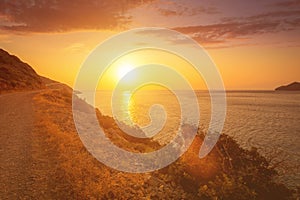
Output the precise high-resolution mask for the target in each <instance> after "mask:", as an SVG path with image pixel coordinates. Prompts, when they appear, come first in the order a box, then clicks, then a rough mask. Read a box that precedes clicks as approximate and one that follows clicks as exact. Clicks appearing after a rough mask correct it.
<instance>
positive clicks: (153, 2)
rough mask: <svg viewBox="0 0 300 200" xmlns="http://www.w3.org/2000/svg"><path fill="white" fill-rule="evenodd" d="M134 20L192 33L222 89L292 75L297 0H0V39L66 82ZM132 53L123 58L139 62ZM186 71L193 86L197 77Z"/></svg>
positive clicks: (258, 86)
mask: <svg viewBox="0 0 300 200" xmlns="http://www.w3.org/2000/svg"><path fill="white" fill-rule="evenodd" d="M140 27H164V28H169V29H172V30H175V31H178V32H180V33H182V34H186V35H188V36H190V37H191V38H193V39H194V40H195V41H197V42H198V43H199V44H200V45H201V46H203V47H204V48H205V49H206V50H207V52H208V54H209V55H210V57H211V59H212V60H213V61H214V63H215V64H216V65H217V67H218V69H219V71H220V73H221V76H222V78H223V82H224V85H225V88H226V89H228V90H270V89H274V88H275V87H277V86H279V85H282V84H288V83H290V82H294V81H300V59H299V57H300V37H299V35H300V1H299V0H261V1H246V0H201V1H200V0H174V1H170V0H131V1H129V0H102V1H100V0H90V1H83V0H73V1H69V0H60V1H57V0H48V1H46V0H39V1H35V0H19V1H17V0H2V1H0V47H1V48H3V49H5V50H6V51H8V52H10V53H11V54H14V55H16V56H18V57H20V58H21V59H22V60H23V61H25V62H27V63H29V64H30V65H31V66H32V67H33V68H34V69H35V70H36V71H37V72H38V73H39V74H40V75H43V76H46V77H49V78H52V79H54V80H57V81H60V82H63V83H66V84H68V85H70V86H73V85H74V81H75V79H76V75H77V73H78V71H79V69H80V67H81V65H82V63H83V62H84V60H85V59H86V58H87V56H88V55H89V53H90V52H91V51H92V50H93V49H94V48H95V47H96V46H97V45H99V44H100V43H101V42H103V41H105V40H106V39H108V38H109V37H112V36H113V35H115V34H117V33H120V32H122V31H126V30H130V29H132V28H140ZM178 42H180V41H178ZM116 48H117V47H116ZM134 57H135V56H132V58H126V59H132V60H133V61H132V62H133V63H139V62H138V61H137V60H139V59H141V58H134ZM167 58H169V59H171V56H170V57H168V56H167ZM126 59H125V60H126ZM134 59H135V60H134ZM173 63H174V62H173ZM170 64H171V63H170ZM123 66H127V68H128V63H126V64H123ZM120 67H122V66H120ZM129 68H130V67H129ZM125 72H126V70H125ZM125 72H124V69H123V71H120V69H119V70H117V69H116V70H114V71H112V74H111V75H108V76H113V77H114V78H113V80H116V79H118V76H120V74H121V75H122V73H125ZM193 73H194V72H192V73H189V74H193ZM104 78H105V77H104ZM189 78H191V79H192V82H193V83H192V84H193V86H194V85H195V87H196V89H201V87H200V86H199V88H197V83H196V78H198V77H196V76H195V77H192V75H191V77H189ZM199 82H201V80H199ZM104 85H105V84H104ZM112 85H114V84H110V86H112Z"/></svg>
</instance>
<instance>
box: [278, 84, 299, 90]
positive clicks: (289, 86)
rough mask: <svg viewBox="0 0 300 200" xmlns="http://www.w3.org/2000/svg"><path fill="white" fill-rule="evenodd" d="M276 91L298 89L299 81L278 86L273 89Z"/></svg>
mask: <svg viewBox="0 0 300 200" xmlns="http://www.w3.org/2000/svg"><path fill="white" fill-rule="evenodd" d="M275 90H276V91H300V83H299V82H294V83H291V84H289V85H284V86H280V87H278V88H276V89H275Z"/></svg>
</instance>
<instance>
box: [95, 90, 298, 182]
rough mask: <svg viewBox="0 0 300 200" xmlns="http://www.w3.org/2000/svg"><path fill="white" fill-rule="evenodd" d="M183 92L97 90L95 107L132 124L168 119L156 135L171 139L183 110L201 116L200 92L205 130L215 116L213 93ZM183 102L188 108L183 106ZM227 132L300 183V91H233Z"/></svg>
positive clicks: (283, 178)
mask: <svg viewBox="0 0 300 200" xmlns="http://www.w3.org/2000/svg"><path fill="white" fill-rule="evenodd" d="M179 92H181V93H182V95H181V96H183V97H184V98H183V99H178V98H177V97H178V96H176V95H175V94H174V92H172V91H168V90H142V91H136V92H134V93H132V92H130V91H122V93H121V95H115V96H114V95H112V92H111V91H97V92H96V93H95V94H96V95H95V106H96V107H97V108H99V110H100V111H101V112H102V113H103V114H105V115H109V116H114V117H115V119H116V120H118V121H122V122H124V123H127V124H130V125H132V124H133V125H135V126H147V125H149V124H151V122H152V123H154V122H157V121H160V120H161V121H163V120H164V121H165V124H164V128H163V129H161V131H158V133H157V135H156V136H154V139H155V140H157V141H159V142H160V143H161V144H166V143H168V142H169V141H170V140H171V139H172V137H173V136H174V134H176V133H177V129H178V128H179V127H180V122H181V121H180V120H182V119H181V118H182V116H181V113H182V112H186V111H187V112H188V114H189V116H190V117H191V118H192V117H197V116H195V115H196V113H197V115H198V112H196V110H197V109H195V108H194V107H193V106H194V104H192V103H191V101H192V100H195V99H194V98H195V97H196V100H197V102H198V109H199V113H200V119H199V127H200V129H201V130H202V131H203V132H206V131H207V130H208V127H209V123H210V120H211V107H212V105H211V93H210V92H208V91H193V92H194V94H195V96H193V95H189V94H190V93H186V91H179ZM177 94H178V93H177ZM185 94H186V95H185ZM113 97H117V98H113ZM112 99H114V100H113V101H112ZM112 102H113V105H112ZM183 104H184V105H185V108H186V110H185V111H182V110H181V106H182V105H183ZM153 105H160V108H163V110H164V111H163V110H158V111H157V112H152V113H151V112H149V111H150V110H151V109H150V108H151V106H153ZM112 107H113V108H114V109H112ZM112 113H114V114H112ZM189 116H188V117H187V118H185V119H183V120H184V123H190V122H189ZM154 119H155V120H154ZM152 125H153V124H152ZM191 125H195V124H191ZM154 127H155V124H154ZM158 130H160V129H159V127H158ZM221 134H227V135H229V136H232V137H233V139H235V140H236V141H237V143H238V144H239V145H240V146H241V147H242V148H245V149H251V148H253V147H255V148H257V149H258V151H259V153H261V154H262V155H263V156H265V157H266V158H267V159H269V160H271V162H272V163H273V164H275V165H278V166H277V170H278V172H279V177H278V180H279V181H282V182H283V183H285V184H286V185H288V186H290V187H295V186H299V185H300V92H282V91H280V92H279V91H227V92H226V118H225V122H224V126H223V130H222V132H221Z"/></svg>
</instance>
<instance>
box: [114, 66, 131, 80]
mask: <svg viewBox="0 0 300 200" xmlns="http://www.w3.org/2000/svg"><path fill="white" fill-rule="evenodd" d="M133 68H134V67H133V66H132V65H131V64H129V63H123V64H121V65H120V66H119V67H118V69H117V77H118V79H122V78H123V77H124V76H125V75H126V74H127V73H128V72H129V71H131V70H132V69H133Z"/></svg>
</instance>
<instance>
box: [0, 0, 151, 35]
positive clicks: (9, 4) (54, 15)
mask: <svg viewBox="0 0 300 200" xmlns="http://www.w3.org/2000/svg"><path fill="white" fill-rule="evenodd" d="M150 1H152V0H143V1H141V0H131V1H121V0H120V1H111V0H102V1H99V0H90V1H84V0H72V1H69V0H59V1H57V0H20V1H10V0H4V1H1V2H0V28H1V29H2V30H13V31H25V32H26V31H29V32H61V31H71V30H78V29H79V30H82V29H112V28H120V27H123V26H125V25H127V24H128V23H130V16H128V15H126V11H128V10H129V9H131V8H134V7H137V6H139V5H141V4H142V3H143V4H146V3H148V2H150Z"/></svg>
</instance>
